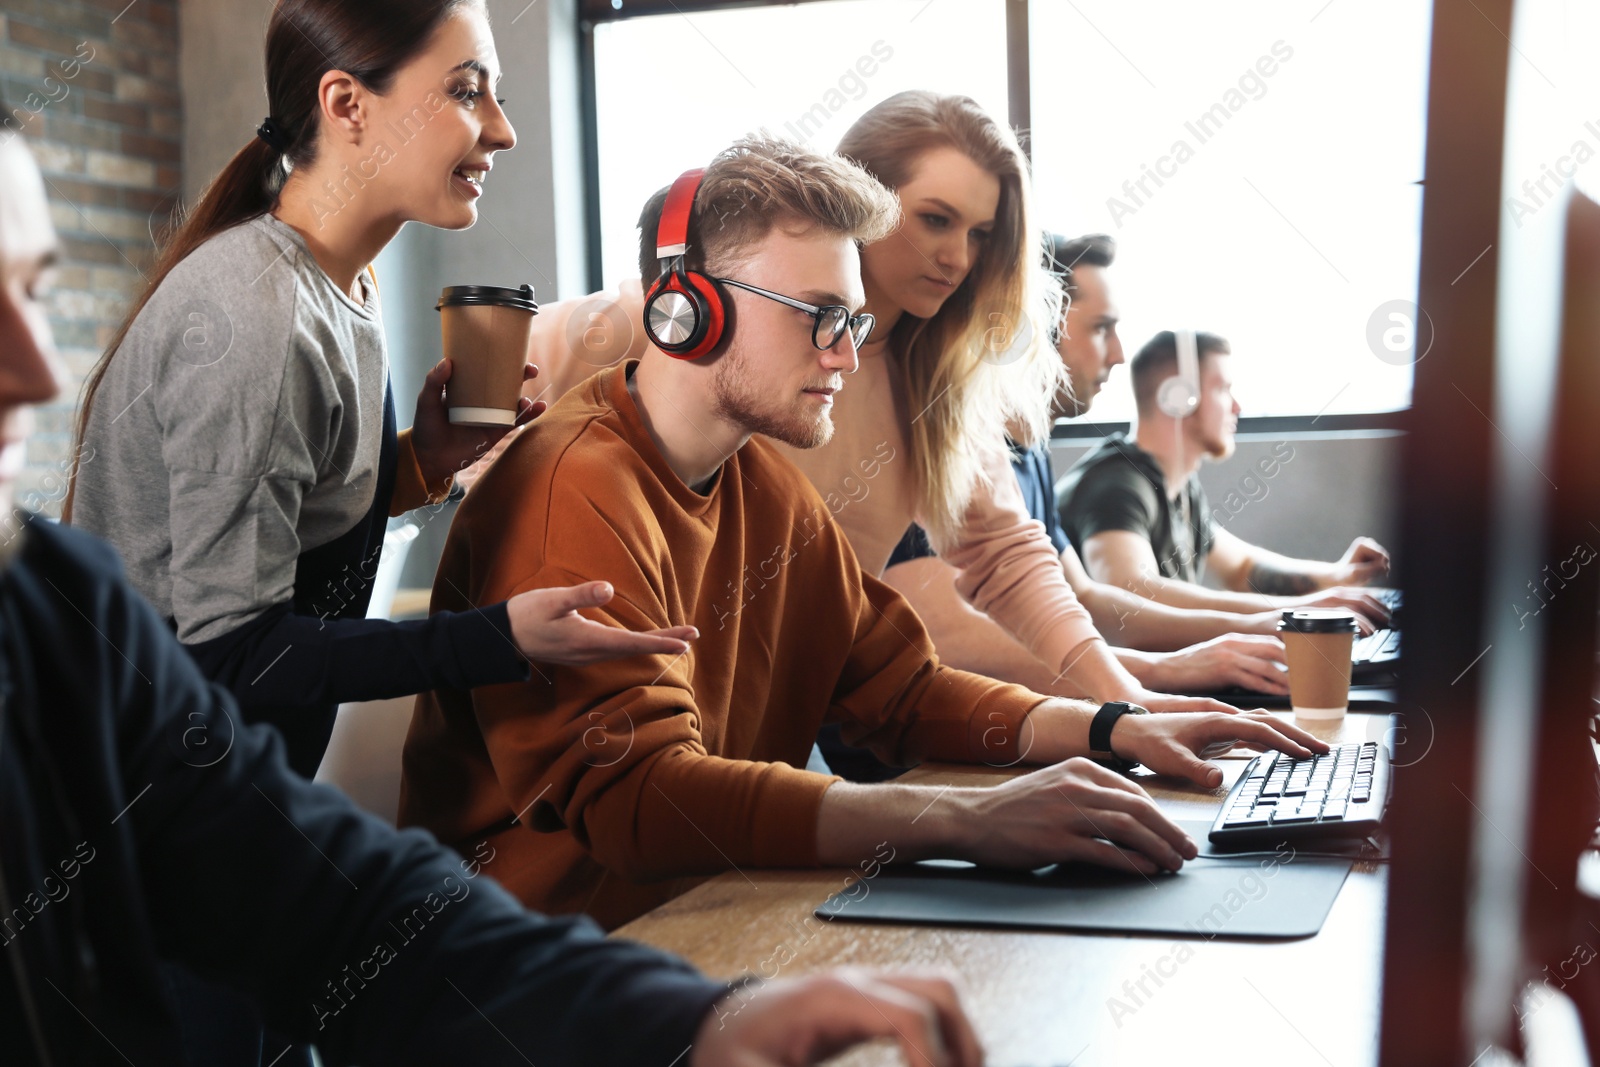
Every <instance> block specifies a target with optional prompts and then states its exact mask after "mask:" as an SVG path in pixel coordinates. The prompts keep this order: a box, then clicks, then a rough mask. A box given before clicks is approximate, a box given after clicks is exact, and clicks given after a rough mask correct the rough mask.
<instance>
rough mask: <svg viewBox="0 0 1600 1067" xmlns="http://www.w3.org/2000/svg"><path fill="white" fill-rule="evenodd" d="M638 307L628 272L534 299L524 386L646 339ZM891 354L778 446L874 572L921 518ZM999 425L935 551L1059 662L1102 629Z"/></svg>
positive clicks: (850, 380)
mask: <svg viewBox="0 0 1600 1067" xmlns="http://www.w3.org/2000/svg"><path fill="white" fill-rule="evenodd" d="M643 307H644V293H643V290H642V289H641V288H640V285H639V281H638V279H633V280H631V281H626V282H623V283H621V284H620V285H618V286H617V288H616V289H613V290H607V291H606V292H603V293H595V294H593V295H592V296H589V297H586V298H584V299H583V300H573V301H562V302H560V303H556V304H547V305H545V306H544V307H543V308H541V309H540V312H539V317H538V318H537V319H536V320H535V321H534V329H533V339H532V342H531V343H530V345H529V347H528V359H529V361H530V362H532V363H535V364H538V366H539V377H538V378H537V379H536V380H535V381H534V383H533V385H534V389H533V390H532V392H534V393H537V394H538V395H539V396H542V397H543V398H544V399H545V400H546V401H550V402H553V401H554V399H555V398H556V397H559V396H561V395H563V394H564V393H565V392H566V391H567V390H568V389H571V388H574V387H575V386H577V385H578V383H580V382H582V381H583V380H584V379H585V378H587V377H589V375H591V374H593V373H594V372H595V371H597V370H599V369H601V368H602V367H607V366H611V365H612V364H613V363H614V362H616V361H618V360H620V359H622V358H623V357H624V356H633V357H636V356H637V355H638V354H639V353H641V352H642V351H644V349H645V348H646V347H647V346H646V344H645V342H644V336H643V333H642V331H641V330H640V328H639V325H638V323H639V320H640V316H641V315H642V310H643ZM898 359H899V357H898V356H896V355H893V354H892V353H888V352H881V351H879V352H877V353H876V354H871V355H869V354H867V353H862V355H861V368H860V369H859V370H858V371H856V372H855V373H854V374H851V375H848V376H847V377H846V378H845V388H844V390H843V391H842V392H840V393H839V395H838V396H837V397H835V398H834V405H833V425H834V433H833V440H831V441H829V442H828V443H827V444H826V445H824V446H822V447H821V448H813V449H809V450H806V451H801V450H799V449H791V448H788V447H786V446H783V445H779V446H778V450H779V451H780V452H781V453H783V455H785V456H787V457H788V458H789V459H790V460H791V461H793V463H794V465H795V466H797V467H799V468H800V470H801V471H803V472H804V473H805V475H806V477H807V478H809V479H810V481H811V484H812V485H814V486H816V487H817V491H818V492H820V493H821V494H822V497H823V499H824V500H825V501H826V502H827V504H828V507H829V508H830V509H831V510H832V512H833V514H834V515H835V517H837V518H838V520H839V524H840V526H841V527H843V529H844V532H845V533H846V534H847V535H848V536H849V538H850V544H851V546H852V547H854V549H855V551H856V556H857V557H858V558H859V559H860V560H861V566H862V568H863V569H865V570H866V572H867V573H868V574H871V575H873V576H874V577H876V576H878V575H881V574H882V573H883V569H884V568H885V567H887V566H888V564H889V556H890V554H891V553H893V552H894V546H895V545H896V544H898V543H899V541H900V538H901V537H903V536H904V535H905V532H906V527H908V526H910V525H911V524H912V523H913V522H921V521H922V518H923V516H922V515H921V514H920V512H921V505H920V503H919V492H918V488H917V478H916V466H915V464H913V463H912V462H911V450H910V444H909V441H910V432H909V427H910V425H911V423H912V422H913V421H914V420H915V419H916V418H917V417H918V416H919V415H920V413H919V412H916V411H910V410H908V409H907V402H906V398H905V397H904V396H903V395H901V388H900V374H899V371H898V369H897V366H896V362H895V361H896V360H898ZM1003 429H1004V428H1003V427H1001V426H999V425H996V426H995V428H994V431H995V448H994V450H993V452H992V453H990V454H989V455H988V456H986V457H985V460H984V469H985V471H986V473H987V474H988V475H989V482H990V484H989V485H987V486H985V485H981V484H980V485H977V486H975V487H974V489H973V494H972V500H971V503H970V504H969V505H968V507H967V511H966V514H965V515H963V516H962V522H961V528H960V530H958V531H957V532H956V535H955V540H954V541H953V542H952V543H950V544H945V545H939V546H937V547H938V549H939V556H940V558H941V559H943V560H944V561H945V562H946V563H948V564H950V565H951V566H952V567H955V568H956V570H957V571H958V572H959V574H958V575H957V578H956V590H957V591H958V592H959V593H960V594H961V595H962V596H963V597H964V598H965V599H966V600H967V601H968V602H970V603H971V604H972V606H973V607H975V608H977V609H978V610H979V611H981V612H983V613H984V614H986V615H988V616H989V617H990V618H992V619H994V621H995V622H997V623H999V624H1000V625H1001V626H1003V627H1005V629H1006V630H1007V632H1009V633H1010V634H1011V635H1012V636H1013V637H1015V638H1016V639H1017V641H1018V642H1019V643H1020V644H1022V645H1023V646H1024V647H1025V648H1027V649H1028V650H1029V651H1030V652H1032V653H1033V654H1034V655H1035V656H1037V657H1038V658H1039V659H1040V660H1042V661H1043V662H1044V663H1045V664H1046V665H1048V666H1049V667H1050V668H1051V669H1052V670H1061V669H1062V668H1063V667H1065V666H1066V664H1067V663H1068V662H1071V661H1072V660H1073V659H1074V658H1075V657H1073V656H1072V653H1073V651H1074V650H1075V649H1077V648H1078V647H1079V646H1081V645H1082V644H1083V643H1084V642H1085V641H1090V640H1093V639H1095V638H1097V637H1099V636H1100V634H1099V632H1098V631H1096V630H1095V628H1094V622H1093V620H1091V619H1090V618H1089V613H1088V611H1087V610H1086V609H1085V608H1084V606H1083V605H1082V604H1081V603H1079V602H1078V598H1077V596H1076V595H1075V594H1074V593H1073V591H1072V587H1071V586H1070V585H1068V584H1067V578H1066V573H1065V571H1063V570H1062V567H1061V557H1060V556H1059V555H1058V554H1057V553H1056V550H1055V546H1054V545H1053V544H1051V543H1050V537H1049V535H1047V534H1046V533H1045V531H1044V524H1043V523H1040V522H1038V521H1036V520H1035V519H1033V518H1032V517H1030V516H1029V514H1028V507H1027V504H1026V502H1025V501H1024V500H1023V499H1022V491H1021V489H1020V488H1018V486H1017V478H1016V474H1015V472H1013V471H1012V469H1011V456H1010V453H1009V452H1008V451H1007V450H1006V449H1005V448H1004V447H1003V445H1002V443H1001V435H1002V433H1003ZM885 457H888V458H885Z"/></svg>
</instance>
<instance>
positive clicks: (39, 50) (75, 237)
mask: <svg viewBox="0 0 1600 1067" xmlns="http://www.w3.org/2000/svg"><path fill="white" fill-rule="evenodd" d="M0 86H3V88H4V96H5V101H6V105H7V106H8V107H9V108H10V109H11V112H12V116H13V120H14V121H18V122H21V123H22V125H23V130H24V133H25V136H26V137H27V138H28V143H29V145H30V147H31V148H32V149H33V152H34V155H35V157H36V158H37V159H38V161H39V166H40V168H41V169H42V170H43V172H44V176H45V180H46V182H47V183H48V184H47V185H46V187H45V191H46V193H47V194H48V195H49V198H50V210H51V217H52V219H53V221H54V222H55V227H56V231H57V233H58V234H59V235H60V239H61V245H62V251H63V253H64V256H63V267H62V270H61V271H60V275H59V280H58V282H57V284H56V287H55V290H54V292H53V293H52V294H51V296H50V299H49V311H50V322H51V326H52V327H53V328H54V329H55V336H56V343H57V345H58V346H59V348H60V349H61V353H62V356H63V358H64V360H65V362H66V365H67V369H68V371H69V373H70V375H71V382H70V389H69V391H68V392H66V393H64V394H63V396H62V397H61V399H60V401H59V402H58V403H56V404H54V405H50V406H47V407H44V408H41V409H40V410H39V411H38V427H37V430H36V432H35V434H34V436H33V438H32V440H31V441H30V442H29V445H28V466H27V469H26V470H25V472H24V473H23V475H22V477H21V478H20V479H19V481H18V485H17V500H18V502H19V503H20V504H21V505H23V506H24V507H30V508H33V509H34V510H37V511H42V512H44V513H46V514H50V515H57V514H59V513H60V510H61V500H62V497H63V495H64V492H65V483H64V481H63V478H62V473H63V472H64V470H65V469H66V465H67V464H68V462H69V460H70V455H71V434H72V416H73V410H74V406H75V401H76V399H77V393H78V386H79V385H80V384H81V383H82V381H83V378H84V376H85V375H86V374H87V373H88V371H89V368H90V367H92V366H93V365H94V362H95V360H96V359H98V358H99V356H100V353H101V352H102V351H103V350H104V347H105V345H106V343H107V342H108V341H109V340H110V338H111V335H112V334H113V333H114V332H115V331H116V329H117V327H118V326H119V325H121V322H122V317H123V315H124V314H125V313H126V311H127V308H128V305H129V303H130V301H131V300H132V299H133V298H134V297H136V296H137V294H138V293H139V291H140V287H141V286H142V284H143V281H142V272H143V271H145V270H147V269H148V268H149V266H150V264H151V262H152V260H153V258H154V253H155V242H156V240H157V239H158V238H159V237H160V236H161V234H162V233H163V231H164V228H165V227H166V226H167V225H168V223H169V222H170V218H171V213H172V210H173V207H174V206H175V204H176V202H177V196H178V193H179V190H180V189H181V188H182V185H183V180H182V179H183V174H182V169H181V164H182V151H181V148H180V143H181V124H182V121H183V119H182V103H181V101H180V99H179V93H178V8H177V0H133V2H132V3H129V2H128V0H0Z"/></svg>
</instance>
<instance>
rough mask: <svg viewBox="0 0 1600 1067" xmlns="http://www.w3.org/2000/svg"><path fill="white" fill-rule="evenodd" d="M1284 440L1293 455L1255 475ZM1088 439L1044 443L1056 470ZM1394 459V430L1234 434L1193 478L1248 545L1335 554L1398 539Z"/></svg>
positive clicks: (1315, 555)
mask: <svg viewBox="0 0 1600 1067" xmlns="http://www.w3.org/2000/svg"><path fill="white" fill-rule="evenodd" d="M1285 442H1286V443H1287V444H1288V445H1289V447H1291V448H1293V449H1294V454H1293V457H1292V458H1290V459H1289V460H1288V461H1287V462H1283V463H1280V464H1278V465H1277V473H1276V474H1275V475H1274V476H1273V477H1271V478H1262V477H1261V476H1260V473H1259V471H1260V468H1257V467H1256V466H1255V465H1256V464H1257V463H1258V462H1259V461H1261V460H1262V459H1263V458H1265V457H1268V456H1271V455H1273V453H1274V449H1276V448H1277V447H1278V446H1279V444H1280V443H1285ZM1093 445H1094V442H1093V441H1089V440H1070V441H1058V442H1056V443H1055V444H1054V445H1053V446H1052V447H1051V450H1050V461H1051V465H1052V466H1053V467H1054V469H1055V473H1056V476H1057V477H1058V478H1059V477H1060V476H1061V475H1062V474H1065V473H1066V471H1067V469H1068V468H1069V467H1071V466H1072V464H1073V463H1074V462H1075V461H1076V460H1077V459H1078V457H1079V456H1081V455H1083V454H1084V453H1085V452H1087V451H1088V450H1089V449H1090V448H1091V447H1092V446H1093ZM1280 451H1281V450H1280ZM1399 462H1400V435H1399V434H1398V433H1394V432H1390V431H1382V430H1370V431H1345V432H1341V433H1338V434H1333V433H1292V434H1241V435H1240V436H1239V447H1238V450H1237V451H1236V452H1235V453H1234V454H1233V455H1232V456H1231V457H1229V458H1228V459H1227V460H1226V461H1225V462H1222V463H1207V464H1205V465H1204V466H1203V467H1201V469H1200V484H1201V485H1203V486H1204V487H1205V491H1206V496H1207V497H1209V498H1210V500H1211V507H1212V512H1213V514H1214V515H1216V512H1218V511H1219V510H1220V511H1222V512H1224V514H1221V515H1216V521H1217V523H1218V525H1220V526H1223V527H1224V528H1226V529H1227V530H1229V531H1230V532H1232V533H1233V534H1234V535H1236V536H1238V537H1241V538H1243V539H1244V540H1246V541H1249V542H1251V543H1252V544H1258V545H1262V546H1263V547H1265V548H1270V549H1272V550H1273V551H1275V552H1282V553H1283V554H1285V555H1288V556H1297V557H1300V558H1304V559H1336V558H1338V557H1339V556H1340V555H1342V554H1343V553H1344V550H1345V549H1346V548H1348V547H1349V545H1350V542H1351V540H1352V539H1354V538H1356V537H1358V536H1362V535H1365V536H1367V537H1372V538H1376V539H1377V540H1378V542H1379V543H1380V544H1382V545H1383V546H1384V547H1385V548H1387V549H1389V550H1390V552H1391V553H1392V552H1394V551H1395V549H1396V547H1397V546H1398V544H1399V541H1400V537H1399V528H1398V525H1397V524H1398V521H1399V515H1398V506H1397V505H1398V503H1399V501H1398V498H1397V496H1396V493H1397V491H1398V474H1397V472H1398V469H1399ZM1268 469H1271V464H1269V465H1268ZM1229 512H1231V514H1228V513H1229ZM1394 562H1395V569H1394V572H1393V573H1392V575H1391V581H1393V580H1397V579H1398V577H1399V562H1400V561H1399V560H1398V559H1395V560H1394Z"/></svg>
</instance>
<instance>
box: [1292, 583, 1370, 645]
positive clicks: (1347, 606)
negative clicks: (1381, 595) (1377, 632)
mask: <svg viewBox="0 0 1600 1067" xmlns="http://www.w3.org/2000/svg"><path fill="white" fill-rule="evenodd" d="M1297 603H1298V604H1299V605H1300V606H1301V607H1307V608H1334V609H1336V610H1338V611H1353V612H1355V613H1356V625H1357V626H1359V627H1360V628H1361V632H1362V634H1364V635H1365V634H1370V633H1371V632H1372V631H1373V629H1375V628H1377V629H1382V628H1384V627H1387V626H1388V625H1389V624H1390V622H1391V621H1392V620H1391V619H1390V616H1389V608H1388V606H1387V605H1386V604H1384V602H1383V601H1381V600H1379V599H1378V598H1377V597H1375V596H1373V595H1372V594H1371V593H1369V592H1366V591H1364V590H1361V589H1352V588H1349V587H1348V586H1340V587H1338V588H1335V589H1327V590H1324V591H1323V592H1320V593H1312V594H1311V595H1309V596H1306V597H1301V598H1300V599H1299V600H1298V601H1297Z"/></svg>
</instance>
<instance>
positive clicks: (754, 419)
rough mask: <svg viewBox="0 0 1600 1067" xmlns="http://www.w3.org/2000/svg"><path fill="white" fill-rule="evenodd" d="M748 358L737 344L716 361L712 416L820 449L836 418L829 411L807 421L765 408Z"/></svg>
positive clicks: (799, 445)
mask: <svg viewBox="0 0 1600 1067" xmlns="http://www.w3.org/2000/svg"><path fill="white" fill-rule="evenodd" d="M746 359H747V357H746V356H745V354H744V353H743V351H742V350H741V349H740V346H738V345H737V344H736V345H733V346H731V347H730V348H729V349H728V351H727V352H725V353H724V354H723V356H722V358H721V359H720V360H718V361H717V365H716V367H715V368H714V369H713V370H712V376H711V395H712V406H711V413H712V414H713V415H715V416H716V417H717V418H719V419H722V420H723V421H725V422H729V423H732V424H733V425H735V426H738V427H740V428H741V429H743V430H745V431H746V432H747V433H752V434H761V435H762V436H764V437H770V438H772V439H773V440H774V441H781V442H782V443H784V444H786V445H789V446H790V447H792V448H821V447H822V446H823V445H825V444H827V443H828V442H829V441H830V440H832V439H833V419H832V418H831V417H830V416H828V415H826V414H824V415H822V416H821V417H820V418H818V419H817V420H816V421H815V422H812V423H810V424H807V423H805V422H802V421H801V420H799V419H796V418H789V419H784V418H783V417H781V416H780V415H778V414H777V413H775V412H773V411H770V410H765V409H763V408H762V406H761V403H760V398H759V397H757V396H756V394H755V391H754V390H753V389H751V388H750V379H749V376H748V375H747V374H746V373H745V364H746Z"/></svg>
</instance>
